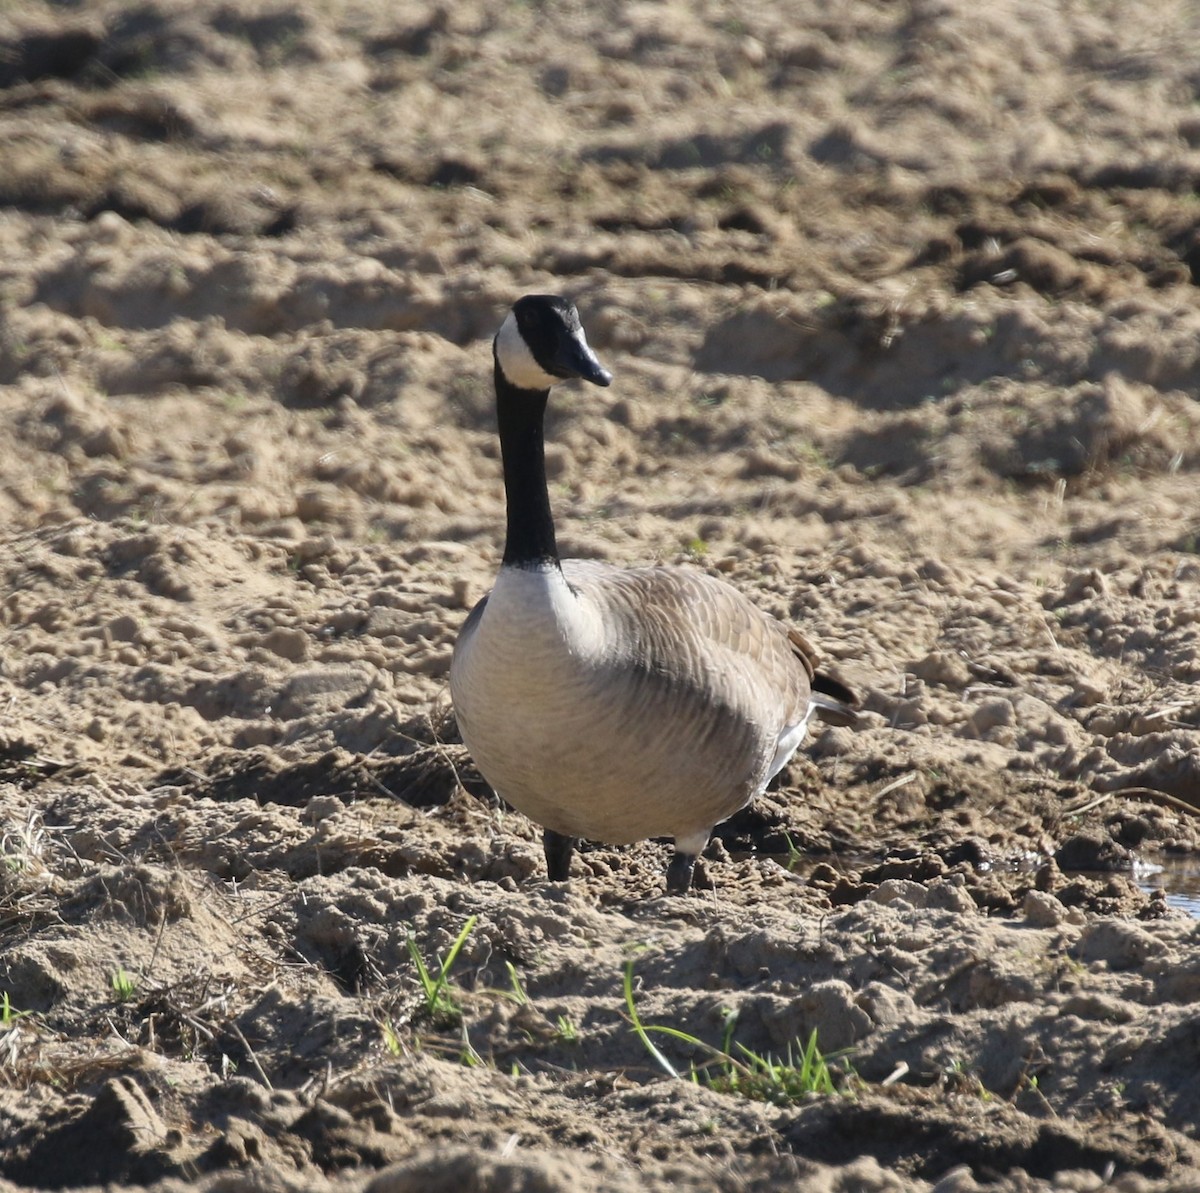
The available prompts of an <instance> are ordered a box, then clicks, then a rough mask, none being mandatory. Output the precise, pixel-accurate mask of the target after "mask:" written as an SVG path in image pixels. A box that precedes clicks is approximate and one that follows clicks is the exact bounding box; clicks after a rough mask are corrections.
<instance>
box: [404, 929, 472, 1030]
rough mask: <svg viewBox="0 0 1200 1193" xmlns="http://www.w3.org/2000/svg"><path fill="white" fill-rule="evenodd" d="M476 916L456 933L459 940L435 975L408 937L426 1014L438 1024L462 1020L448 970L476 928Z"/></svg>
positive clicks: (414, 942)
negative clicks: (423, 994)
mask: <svg viewBox="0 0 1200 1193" xmlns="http://www.w3.org/2000/svg"><path fill="white" fill-rule="evenodd" d="M478 919H479V917H478V916H474V915H473V916H471V917H470V918H469V919H468V920H467V922H466V923H465V924H463V927H462V931H461V932H460V933H459V934H458V939H457V940H456V941H455V942H454V944H452V945H451V946H450V951H449V952H448V953H447V954H446V956H445V957H444V958H443V959H442V960H441V961H440V962H439V963H438V972H437V974H436V976H435V975H434V974H433V973H431V972H430V969H429V966H427V965H426V964H425V959H424V958H423V957H422V956H421V950H420V949H419V948H418V947H417V941H416V938H415V937H413V936H409V938H408V952H409V955H410V956H411V957H412V959H413V964H414V965H415V966H416V968H417V977H418V978H419V979H420V982H421V988H422V990H424V992H425V1014H426V1015H428V1016H429V1017H430V1019H432V1020H434V1022H440V1023H458V1022H460V1021H461V1020H462V1008H461V1007H460V1006H459V1005H458V1002H457V1000H456V999H455V997H454V995H453V994H452V993H451V992H450V990H449V981H450V971H451V970H452V969H453V968H454V963H455V961H457V960H458V954H459V953H460V952H461V951H462V947H463V945H464V944H466V943H467V937H468V936H470V935H471V931H472V929H473V928H474V927H475V924H476V921H477V920H478Z"/></svg>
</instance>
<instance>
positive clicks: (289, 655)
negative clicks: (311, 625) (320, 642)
mask: <svg viewBox="0 0 1200 1193" xmlns="http://www.w3.org/2000/svg"><path fill="white" fill-rule="evenodd" d="M259 645H260V646H263V647H265V648H266V649H267V650H269V651H270V652H271V653H272V654H276V655H278V656H279V657H280V658H281V659H287V660H288V661H289V662H292V663H300V662H303V661H304V660H305V659H307V658H308V635H307V634H306V633H305V632H304V631H303V630H294V629H289V628H288V627H287V626H276V627H275V628H274V629H273V630H271V631H270V632H269V633H267V634H265V635H264V636H263V639H262V641H261V642H260V643H259Z"/></svg>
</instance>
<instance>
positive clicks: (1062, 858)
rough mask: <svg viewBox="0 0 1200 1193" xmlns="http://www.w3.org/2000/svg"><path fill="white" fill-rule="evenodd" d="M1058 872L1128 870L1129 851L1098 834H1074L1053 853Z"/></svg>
mask: <svg viewBox="0 0 1200 1193" xmlns="http://www.w3.org/2000/svg"><path fill="white" fill-rule="evenodd" d="M1054 860H1055V862H1057V863H1058V868H1059V869H1060V870H1102V871H1106V872H1107V871H1111V870H1128V869H1129V866H1130V858H1129V850H1127V849H1123V848H1122V847H1121V846H1120V845H1118V844H1117V843H1116V842H1115V841H1114V840H1112V838H1110V837H1103V836H1100V835H1099V834H1098V833H1076V834H1075V835H1074V836H1071V837H1068V838H1067V839H1066V840H1065V841H1064V842H1063V843H1062V844H1061V845H1060V846H1059V847H1058V849H1057V850H1056V851H1055V854H1054Z"/></svg>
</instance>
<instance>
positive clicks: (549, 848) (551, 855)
mask: <svg viewBox="0 0 1200 1193" xmlns="http://www.w3.org/2000/svg"><path fill="white" fill-rule="evenodd" d="M542 848H543V849H544V850H545V852H546V877H547V878H549V879H550V881H551V882H566V881H567V879H568V878H569V877H570V874H571V854H572V853H573V852H574V850H575V838H574V837H565V836H563V834H562V833H556V832H555V831H554V830H553V829H552V828H548V829H546V830H544V831H543V833H542Z"/></svg>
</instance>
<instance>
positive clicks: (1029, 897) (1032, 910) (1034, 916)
mask: <svg viewBox="0 0 1200 1193" xmlns="http://www.w3.org/2000/svg"><path fill="white" fill-rule="evenodd" d="M1021 911H1022V913H1023V914H1024V916H1025V922H1026V923H1027V924H1028V925H1029V926H1030V927H1031V928H1057V927H1058V926H1059V924H1061V923H1062V922H1063V921H1064V920H1065V919H1066V918H1067V909H1066V907H1064V906H1063V904H1062V902H1061V901H1060V900H1058V899H1056V898H1055V897H1054V896H1053V895H1051V894H1050V893H1049V892H1047V891H1029V892H1028V893H1027V894H1026V896H1025V903H1024V904H1023V906H1022V908H1021Z"/></svg>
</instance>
